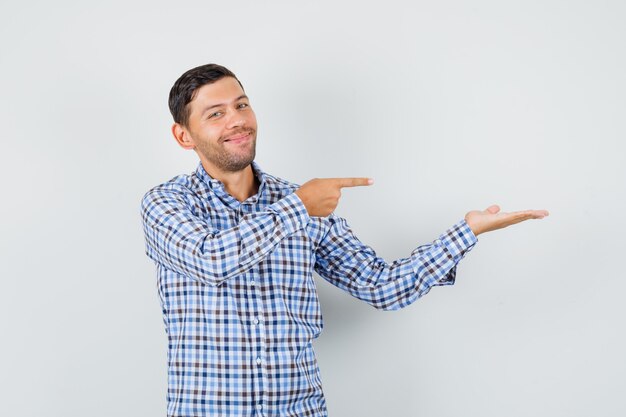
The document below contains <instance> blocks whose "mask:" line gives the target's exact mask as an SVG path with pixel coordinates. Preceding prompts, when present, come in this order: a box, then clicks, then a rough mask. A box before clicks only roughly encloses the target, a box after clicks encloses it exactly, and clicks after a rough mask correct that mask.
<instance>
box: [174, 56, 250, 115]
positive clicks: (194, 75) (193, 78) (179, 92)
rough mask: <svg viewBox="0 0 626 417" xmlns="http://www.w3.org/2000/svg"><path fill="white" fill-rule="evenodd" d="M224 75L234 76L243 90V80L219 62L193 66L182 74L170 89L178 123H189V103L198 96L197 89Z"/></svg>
mask: <svg viewBox="0 0 626 417" xmlns="http://www.w3.org/2000/svg"><path fill="white" fill-rule="evenodd" d="M224 77H233V78H234V79H235V80H237V82H238V83H239V85H240V86H241V89H242V90H243V85H241V81H239V80H238V79H237V77H236V76H235V74H233V72H232V71H231V70H229V69H228V68H225V67H223V66H221V65H217V64H206V65H201V66H199V67H196V68H192V69H190V70H189V71H187V72H185V73H184V74H183V75H181V76H180V78H179V79H178V80H176V82H175V83H174V85H173V86H172V89H171V90H170V98H169V106H170V113H172V117H174V121H175V122H176V123H180V124H181V125H183V126H187V123H189V109H188V108H187V105H188V104H189V103H191V101H192V100H193V99H194V97H195V96H196V91H198V89H199V88H200V87H202V86H203V85H206V84H212V83H214V82H216V81H218V80H221V79H222V78H224Z"/></svg>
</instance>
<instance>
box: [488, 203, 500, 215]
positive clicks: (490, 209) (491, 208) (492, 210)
mask: <svg viewBox="0 0 626 417" xmlns="http://www.w3.org/2000/svg"><path fill="white" fill-rule="evenodd" d="M485 211H487V212H489V213H491V214H496V213H497V212H499V211H500V206H498V205H497V204H494V205H493V206H489V207H487V210H485Z"/></svg>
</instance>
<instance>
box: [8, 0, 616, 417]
mask: <svg viewBox="0 0 626 417" xmlns="http://www.w3.org/2000/svg"><path fill="white" fill-rule="evenodd" d="M625 21H626V6H625V4H624V2H622V1H617V0H615V1H594V2H591V1H565V0H563V1H555V0H551V1H546V0H543V1H510V0H507V1H495V0H493V1H486V0H482V1H472V2H469V1H468V2H463V1H449V0H447V1H413V2H408V1H393V0H391V1H385V2H363V1H343V2H342V1H315V2H313V1H306V2H303V1H283V2H263V1H254V2H253V1H237V2H211V1H198V2H178V3H176V2H157V1H150V2H148V1H146V2H126V1H124V2H122V1H118V2H111V1H109V2H100V3H98V2H78V1H57V2H43V1H42V2H28V1H21V2H16V1H13V2H11V1H3V2H2V3H1V4H0V35H1V36H0V71H1V75H2V76H1V77H0V118H1V122H2V124H1V126H2V144H3V146H2V152H1V153H0V169H1V170H2V171H1V174H2V191H3V193H2V194H3V197H2V204H1V205H0V218H1V219H2V220H1V223H0V227H1V229H0V235H1V236H2V238H1V240H0V242H1V243H0V244H1V248H0V249H1V250H0V256H1V262H0V267H1V271H2V289H1V291H0V297H1V299H0V301H1V303H0V308H1V309H2V310H1V311H0V317H1V319H0V326H1V327H0V332H1V334H2V339H1V343H0V355H1V357H2V369H1V371H0V392H1V393H2V394H1V397H2V399H1V404H2V405H1V410H2V411H1V412H0V414H2V415H6V416H9V415H10V416H33V417H35V416H37V417H39V416H46V417H48V416H92V417H98V416H159V415H165V393H166V336H165V332H164V328H163V323H162V319H161V312H160V308H159V305H158V299H157V292H156V284H155V269H154V265H153V264H152V263H151V261H149V259H148V258H147V257H146V256H145V254H144V242H143V233H142V229H141V221H140V216H139V202H140V199H141V197H142V196H143V194H144V193H145V192H146V191H147V190H148V189H149V188H151V187H152V186H154V185H156V184H158V183H161V182H163V181H166V180H168V179H170V178H171V177H173V176H175V175H177V174H180V173H189V172H191V171H192V170H193V169H195V167H196V163H197V157H196V155H195V154H194V153H192V152H185V151H183V150H182V149H180V148H179V147H178V146H177V145H176V144H175V142H174V139H173V138H172V137H171V135H170V130H169V129H170V125H171V117H170V115H169V112H168V109H167V94H168V92H169V89H170V87H171V85H172V84H173V82H174V81H175V80H176V78H178V76H179V75H180V74H182V73H183V72H184V71H185V70H187V69H189V68H191V67H194V66H197V65H201V64H204V63H209V62H217V63H220V64H223V65H226V66H227V67H229V68H230V69H232V70H233V71H234V72H235V73H236V74H237V75H238V77H239V78H240V79H241V81H242V82H243V84H244V86H245V87H246V91H247V93H248V95H249V96H250V97H251V102H252V105H253V107H254V109H255V111H256V113H257V118H258V121H259V136H258V153H257V161H258V162H259V164H260V165H261V166H262V167H263V168H264V169H265V170H267V171H268V172H271V173H273V174H275V175H278V176H282V177H284V178H286V179H289V180H292V181H294V182H299V183H302V182H305V181H306V180H308V179H310V178H312V177H334V176H371V177H373V178H375V180H376V184H375V185H374V186H373V187H370V188H360V189H351V190H346V191H345V192H344V197H343V199H342V201H341V204H340V207H339V209H338V210H337V212H338V213H339V214H341V215H342V216H344V217H346V218H347V219H348V221H349V223H350V224H351V226H352V227H353V229H354V230H355V232H356V234H357V236H359V237H360V238H361V240H363V241H364V242H366V243H368V244H370V245H371V246H372V247H374V248H375V249H376V250H377V251H378V253H379V255H381V256H383V257H385V258H386V259H387V260H390V261H391V260H393V259H396V258H399V257H404V256H407V255H408V254H409V253H410V251H411V250H412V249H413V248H414V247H415V246H416V245H418V244H422V243H428V242H430V241H432V240H434V239H435V238H436V237H437V236H438V235H439V234H440V233H441V232H443V231H444V230H445V229H447V228H448V227H449V226H451V225H452V224H453V223H455V222H456V221H457V220H459V219H461V218H462V217H463V216H464V214H465V213H466V212H467V211H469V210H471V209H484V208H485V207H487V206H488V205H490V204H492V203H498V204H500V205H501V206H502V208H503V210H505V211H513V210H520V209H526V208H537V209H540V208H546V209H548V210H550V212H551V216H550V217H548V218H546V219H544V220H541V221H533V222H528V223H524V224H522V225H518V226H515V227H512V228H509V229H506V230H501V231H497V232H494V233H490V234H486V235H482V236H480V237H479V243H478V245H477V246H476V247H475V248H474V250H473V251H472V252H471V253H470V254H469V255H468V256H467V257H466V258H465V259H464V260H463V261H462V262H461V264H460V265H459V269H458V277H457V283H456V285H455V286H453V287H445V288H435V289H433V290H432V291H431V292H430V293H429V294H428V295H427V296H426V297H424V298H422V299H420V300H418V301H417V302H416V303H415V304H413V305H411V306H410V307H408V308H406V309H404V310H402V311H399V312H392V313H389V312H379V311H376V310H374V309H373V308H371V307H370V306H368V305H366V304H364V303H361V302H359V301H358V300H355V299H353V298H351V297H350V296H349V295H347V294H345V293H343V292H341V291H340V290H338V289H336V288H334V287H332V286H331V285H330V284H327V283H326V282H325V281H323V280H321V279H319V278H318V289H319V291H320V298H321V303H322V309H323V313H324V318H325V324H326V327H325V331H324V334H323V335H322V337H321V338H320V339H319V340H318V341H316V345H315V346H316V351H317V355H318V360H319V364H320V367H321V372H322V380H323V383H324V389H325V394H326V397H327V401H328V407H329V411H330V414H331V416H340V417H342V416H428V417H448V416H483V417H487V416H494V417H495V416H502V415H507V416H568V417H573V416H590V415H594V416H623V415H626V403H625V402H624V400H623V394H624V391H625V389H626V380H625V376H626V375H625V372H626V365H625V361H624V351H626V340H625V337H624V324H623V323H624V315H625V313H626V307H624V304H623V301H622V300H623V298H624V292H625V290H626V283H625V280H624V273H623V271H622V264H623V259H624V249H626V248H625V245H624V231H625V230H624V221H623V213H624V211H625V209H626V199H625V195H624V194H625V193H624V185H623V184H624V178H626V169H625V168H624V163H625V162H626V152H625V149H624V145H623V141H624V140H625V138H626V122H625V121H626V118H625V113H626V112H625V111H626V99H625V95H626V75H625V74H626V49H625V48H624V41H625V40H626V25H624V22H625Z"/></svg>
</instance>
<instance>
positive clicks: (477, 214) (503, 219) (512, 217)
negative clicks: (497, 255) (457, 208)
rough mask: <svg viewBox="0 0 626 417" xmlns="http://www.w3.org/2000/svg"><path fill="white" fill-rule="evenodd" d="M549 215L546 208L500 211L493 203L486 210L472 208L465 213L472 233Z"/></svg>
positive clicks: (475, 233)
mask: <svg viewBox="0 0 626 417" xmlns="http://www.w3.org/2000/svg"><path fill="white" fill-rule="evenodd" d="M548 215H550V213H548V211H547V210H524V211H515V212H512V213H501V212H500V207H499V206H497V205H493V206H490V207H488V208H487V209H486V210H483V211H479V210H473V211H470V212H469V213H467V214H466V215H465V221H466V222H467V225H468V226H469V227H470V229H472V232H473V233H474V235H476V236H478V235H479V234H481V233H485V232H491V231H492V230H498V229H502V228H505V227H507V226H510V225H512V224H516V223H520V222H523V221H526V220H530V219H543V218H544V217H546V216H548Z"/></svg>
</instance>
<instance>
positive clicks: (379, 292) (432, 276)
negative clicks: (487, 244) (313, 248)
mask: <svg viewBox="0 0 626 417" xmlns="http://www.w3.org/2000/svg"><path fill="white" fill-rule="evenodd" d="M334 229H335V230H331V234H332V236H331V237H330V238H329V239H328V240H327V242H328V243H327V244H326V245H325V246H324V247H322V248H321V249H320V256H319V261H318V265H316V270H317V271H318V273H319V274H320V275H321V276H323V277H324V278H325V279H327V280H328V281H330V282H331V283H332V284H334V285H336V286H338V287H340V288H342V289H344V290H346V291H348V292H349V293H350V294H352V295H353V296H355V297H357V298H359V299H361V300H363V301H365V302H367V303H369V304H371V305H373V306H374V307H376V308H378V309H382V310H395V309H399V308H402V307H404V306H406V305H409V304H411V303H412V302H414V301H415V300H416V299H417V298H419V297H421V296H422V295H425V294H426V293H427V292H428V291H429V290H430V289H431V288H432V287H433V286H435V285H446V284H452V283H453V282H454V277H455V273H456V269H455V268H456V265H457V264H458V262H459V261H460V260H461V259H462V258H463V256H464V255H465V254H466V253H467V252H468V251H469V250H471V248H472V247H473V246H474V244H475V243H476V241H477V240H476V237H475V236H474V235H473V233H472V232H471V230H470V229H469V227H468V226H467V224H466V222H465V221H460V222H458V223H457V224H455V225H454V226H453V227H451V228H450V229H449V230H447V231H446V232H445V233H443V234H442V235H441V236H440V237H439V238H438V239H436V240H435V241H433V242H432V243H431V244H429V245H421V246H419V247H417V248H416V249H415V250H414V251H413V252H412V254H411V256H410V257H407V258H402V259H398V260H396V261H394V262H392V263H387V262H385V261H384V260H383V259H382V258H380V257H378V256H376V253H375V252H374V250H373V249H372V248H370V247H369V246H367V245H364V244H363V243H361V242H360V241H359V240H358V239H357V238H356V237H355V236H354V235H353V234H352V232H351V230H350V229H349V228H348V227H347V224H346V223H345V220H343V219H341V221H340V222H339V223H338V224H336V225H335V226H334ZM330 242H332V243H330Z"/></svg>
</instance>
